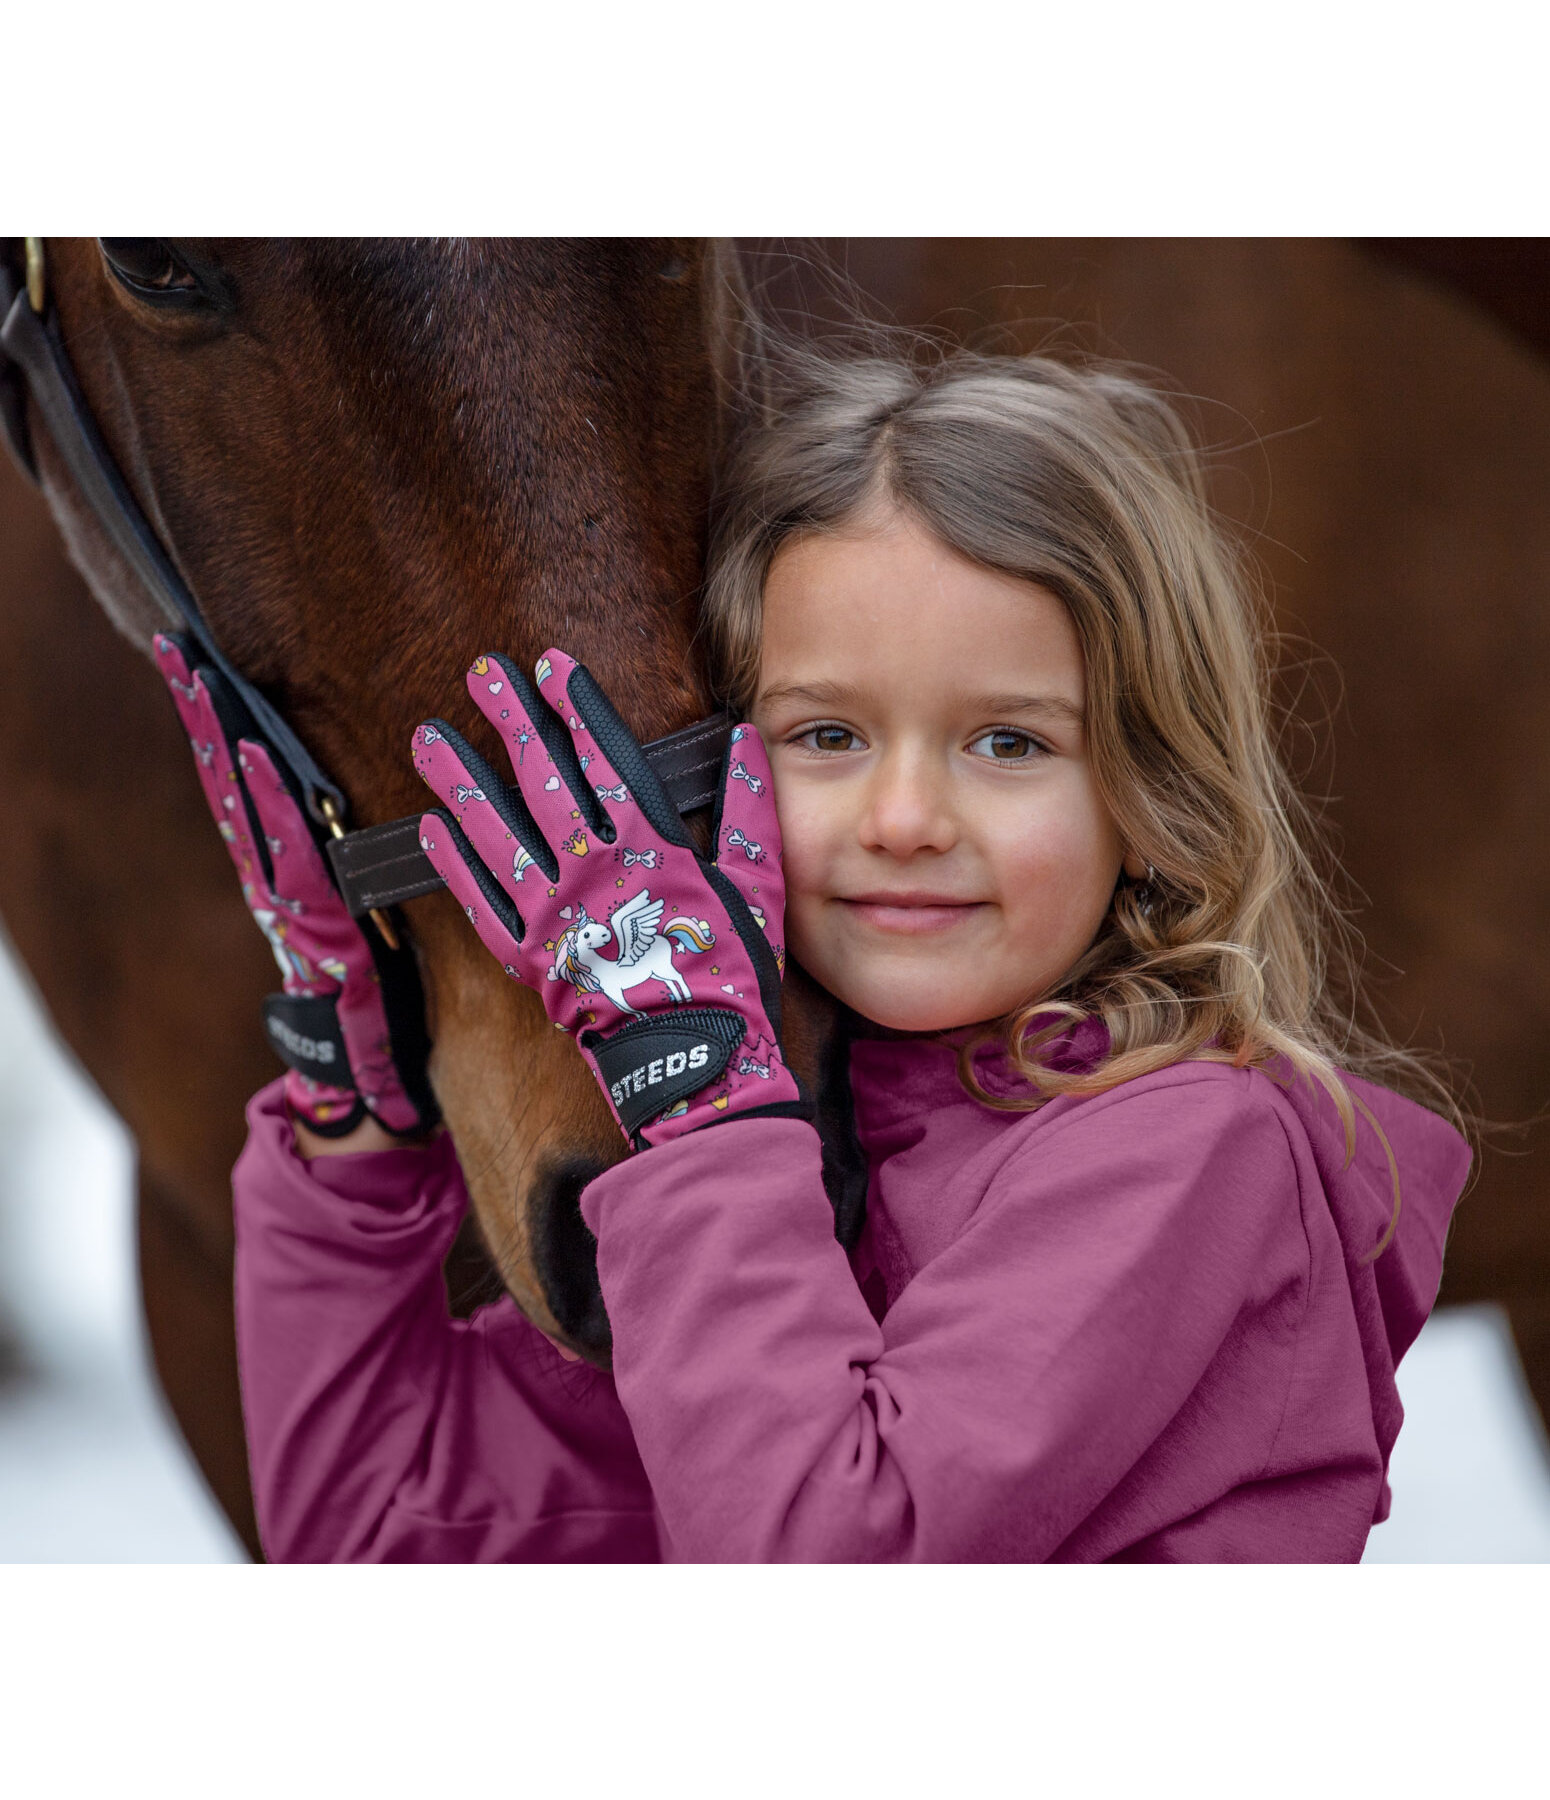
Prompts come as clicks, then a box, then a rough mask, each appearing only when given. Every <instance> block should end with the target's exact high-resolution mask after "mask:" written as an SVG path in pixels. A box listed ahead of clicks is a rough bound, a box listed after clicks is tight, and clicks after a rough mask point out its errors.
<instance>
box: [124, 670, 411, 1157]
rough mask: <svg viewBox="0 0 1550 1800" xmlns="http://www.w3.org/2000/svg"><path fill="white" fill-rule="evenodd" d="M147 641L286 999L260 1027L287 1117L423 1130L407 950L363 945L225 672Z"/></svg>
mask: <svg viewBox="0 0 1550 1800" xmlns="http://www.w3.org/2000/svg"><path fill="white" fill-rule="evenodd" d="M155 642H156V666H157V669H158V671H159V672H160V674H161V676H162V678H163V680H164V681H165V682H166V683H167V687H168V689H169V691H170V692H171V694H172V699H173V703H174V705H175V706H176V707H177V709H178V717H179V718H180V719H181V720H182V721H183V728H184V730H185V731H186V732H187V733H188V736H189V742H190V743H191V744H192V745H193V750H194V759H195V761H196V763H197V764H198V768H199V780H200V783H201V785H202V786H203V788H204V791H205V799H206V801H207V802H208V804H209V807H210V811H211V812H212V813H213V814H214V816H215V823H216V827H217V829H218V830H219V831H220V834H221V837H222V838H223V839H224V840H225V844H226V848H227V849H228V850H229V851H230V852H231V859H232V861H233V862H234V863H235V864H236V866H237V875H238V878H239V880H240V881H241V883H242V897H243V899H244V900H246V901H247V903H248V910H249V911H250V912H251V913H252V915H253V917H254V920H255V921H256V922H257V924H258V926H259V928H260V929H261V930H262V931H263V934H264V936H265V937H266V938H267V939H268V940H269V947H270V949H271V950H273V952H274V957H275V961H276V962H277V963H278V964H279V965H280V973H281V976H282V977H283V986H284V989H285V991H284V993H283V994H273V995H271V996H270V998H269V999H268V1000H267V1001H266V1002H265V1003H264V1024H265V1028H266V1030H267V1032H268V1035H269V1041H270V1043H271V1044H272V1045H273V1047H274V1049H275V1051H276V1053H277V1054H278V1055H279V1057H280V1059H281V1061H283V1062H284V1063H286V1064H287V1065H288V1068H287V1073H286V1077H285V1097H286V1100H287V1102H288V1103H289V1105H290V1107H291V1110H292V1111H293V1112H294V1113H295V1114H296V1115H297V1116H298V1117H300V1118H302V1119H304V1120H305V1121H306V1123H307V1124H308V1125H309V1126H310V1127H311V1128H312V1129H313V1130H314V1131H316V1132H318V1133H320V1134H321V1135H322V1136H324V1137H340V1136H343V1135H344V1134H345V1133H346V1132H348V1131H351V1130H353V1129H354V1128H355V1126H356V1125H358V1124H359V1123H360V1121H361V1120H362V1119H363V1118H364V1117H365V1116H366V1115H367V1114H368V1113H369V1114H370V1115H371V1116H372V1117H373V1118H374V1119H376V1120H377V1121H378V1123H379V1124H381V1125H383V1126H385V1127H386V1129H387V1130H389V1131H393V1132H398V1133H401V1134H405V1135H407V1134H409V1133H413V1132H418V1131H422V1130H425V1129H427V1128H428V1127H430V1126H431V1125H433V1124H435V1122H436V1120H437V1118H438V1117H439V1114H438V1112H437V1108H436V1101H435V1099H434V1097H433V1096H432V1094H431V1090H430V1085H429V1082H428V1081H427V1079H426V1074H425V1058H426V1055H427V1053H428V1051H429V1048H430V1046H429V1043H428V1041H427V1039H426V1035H425V1014H424V1009H423V1003H422V998H421V993H420V978H419V973H418V971H417V969H416V967H415V962H414V953H413V952H412V951H411V950H408V949H401V950H396V951H394V950H389V949H388V947H387V946H386V945H385V944H381V943H379V942H375V941H373V940H370V939H368V938H367V936H366V934H365V932H364V931H363V930H362V928H361V927H360V926H359V925H357V924H356V922H355V920H354V919H352V918H351V917H350V914H349V912H348V911H347V910H346V907H345V903H344V901H343V900H342V899H341V898H340V895H339V892H338V890H337V889H336V888H335V886H334V883H333V880H332V878H331V877H330V875H329V873H328V867H327V865H326V863H325V862H324V860H323V857H322V853H321V852H320V851H319V849H318V846H317V843H316V841H315V839H314V836H313V831H312V827H311V826H310V825H309V824H308V823H307V817H306V814H305V812H304V811H303V808H302V805H301V802H300V801H299V800H297V799H296V797H295V796H294V795H293V794H292V793H291V790H290V789H289V788H288V787H287V786H286V784H285V781H284V780H283V778H282V777H281V775H280V772H279V770H278V769H276V767H275V765H274V763H273V761H272V760H271V759H270V757H269V754H268V752H267V751H266V750H265V749H264V747H263V745H262V743H261V742H259V741H258V732H257V728H256V726H255V725H254V723H253V721H252V719H251V718H250V717H249V716H248V714H247V709H246V708H245V707H244V706H243V705H242V702H241V701H240V700H239V699H238V698H237V696H236V695H235V694H234V693H232V692H231V690H230V689H229V687H228V686H227V684H226V683H225V682H224V681H223V680H222V678H221V676H220V673H219V672H218V671H217V670H215V669H204V668H196V669H190V666H189V661H188V658H189V655H190V653H191V652H190V648H189V646H188V645H187V643H186V642H185V641H184V640H183V639H181V638H177V637H170V636H162V635H158V637H157V638H156V640H155ZM390 1021H391V1025H390V1023H389V1022H390Z"/></svg>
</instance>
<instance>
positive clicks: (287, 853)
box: [237, 738, 342, 907]
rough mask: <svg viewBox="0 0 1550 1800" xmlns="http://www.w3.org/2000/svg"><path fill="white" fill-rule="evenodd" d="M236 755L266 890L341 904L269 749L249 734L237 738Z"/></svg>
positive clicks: (317, 903)
mask: <svg viewBox="0 0 1550 1800" xmlns="http://www.w3.org/2000/svg"><path fill="white" fill-rule="evenodd" d="M237 761H238V765H239V767H240V768H241V771H242V781H243V785H244V786H245V787H246V789H247V791H248V798H249V799H250V800H251V801H252V803H253V811H254V812H255V813H256V814H257V815H258V828H259V830H260V831H261V832H262V833H263V834H264V847H265V849H266V851H267V853H268V860H269V867H270V870H271V871H272V878H271V881H270V888H271V891H272V892H273V893H274V895H275V896H276V897H277V898H279V899H285V900H290V901H292V902H295V903H296V904H299V905H302V906H307V907H326V906H330V905H335V904H342V902H340V900H339V894H338V890H337V889H336V888H335V886H334V883H333V880H332V878H331V877H330V875H329V872H328V866H327V864H326V863H325V862H324V861H323V853H322V852H321V851H320V850H319V849H318V847H317V843H316V840H315V839H314V838H313V836H312V829H311V827H310V826H309V825H308V823H307V821H306V819H305V817H304V816H303V814H302V810H301V807H300V806H299V805H298V804H297V801H296V799H295V797H294V795H293V794H292V793H291V790H290V789H289V788H288V787H287V786H286V784H285V781H284V779H283V778H282V776H281V774H280V772H279V770H278V769H276V768H275V766H274V762H273V760H272V759H271V757H270V755H269V752H268V751H267V750H266V749H265V748H264V747H263V745H262V744H256V743H254V742H253V741H252V739H250V738H239V739H238V740H237Z"/></svg>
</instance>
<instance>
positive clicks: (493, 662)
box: [468, 654, 612, 881]
mask: <svg viewBox="0 0 1550 1800" xmlns="http://www.w3.org/2000/svg"><path fill="white" fill-rule="evenodd" d="M539 668H540V669H543V668H544V664H543V662H542V661H540V663H539ZM542 679H543V680H545V681H547V680H549V679H550V677H549V675H548V674H547V673H546V674H545V675H544V676H543V677H542ZM468 691H469V693H470V695H471V696H472V697H473V701H474V704H475V705H476V706H477V707H478V708H479V710H480V711H481V712H482V713H483V714H484V716H485V717H486V718H487V719H488V720H489V721H490V723H491V724H492V725H493V726H494V727H495V729H496V730H497V731H498V732H500V734H501V738H502V741H503V742H504V743H505V745H506V751H507V754H508V755H509V756H510V758H511V768H512V773H513V774H514V775H515V777H516V779H517V785H518V787H519V788H520V790H521V793H522V798H523V800H524V801H525V802H526V803H527V806H528V809H529V810H530V811H531V813H532V815H533V819H534V821H535V823H536V824H537V826H538V829H539V831H540V833H541V834H542V836H543V839H544V842H545V844H546V845H547V846H548V847H549V849H550V850H552V851H553V852H554V854H555V856H556V857H558V856H559V855H560V854H561V853H562V852H563V853H565V854H568V855H572V856H586V855H588V854H589V853H590V851H591V848H592V840H593V838H594V837H597V836H601V837H602V838H603V839H604V841H605V842H611V841H612V839H611V838H610V837H609V831H608V823H607V820H606V818H605V817H604V815H603V813H602V811H601V809H600V807H599V806H598V803H597V801H596V800H595V799H594V798H593V796H592V791H591V789H590V788H589V787H588V786H587V771H586V770H584V769H583V768H582V766H581V764H580V761H579V760H578V757H577V754H576V748H575V745H574V744H573V743H572V741H571V733H570V732H569V731H568V730H567V729H566V728H565V726H564V725H563V724H562V723H561V721H560V720H559V719H558V718H557V717H556V715H555V713H554V712H553V711H552V710H551V709H550V708H549V707H547V706H545V705H544V704H543V702H542V700H541V699H540V698H539V694H538V690H537V689H536V688H535V687H534V686H533V684H532V683H531V682H530V681H529V680H528V678H527V676H526V675H524V674H523V672H522V670H521V669H519V668H518V667H517V665H516V664H515V663H514V662H512V661H511V660H510V658H509V657H505V656H499V655H495V654H490V655H487V656H480V657H476V658H475V659H474V662H473V665H472V667H471V668H470V669H469V671H468ZM554 879H555V875H554V874H551V875H550V880H551V881H552V880H554Z"/></svg>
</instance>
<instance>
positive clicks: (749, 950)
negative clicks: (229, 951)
mask: <svg viewBox="0 0 1550 1800" xmlns="http://www.w3.org/2000/svg"><path fill="white" fill-rule="evenodd" d="M535 673H536V676H537V687H536V690H535V688H534V686H533V685H532V684H531V683H530V682H529V681H528V679H527V677H526V676H525V675H524V674H523V672H522V671H521V670H520V669H519V668H518V667H517V666H516V665H515V664H514V663H512V662H510V661H508V660H507V659H506V658H504V657H501V656H481V657H479V658H478V659H477V661H476V662H475V663H474V665H473V667H472V668H471V669H470V670H469V672H468V688H469V692H470V693H471V694H472V695H473V697H474V701H475V704H476V705H477V706H478V707H479V710H480V711H481V712H482V713H483V714H484V716H485V717H486V718H487V719H488V720H489V721H490V723H491V724H492V725H493V726H494V727H495V729H496V730H497V731H498V732H499V733H500V735H501V737H502V739H503V740H504V742H505V744H506V747H507V751H508V753H509V755H510V758H511V766H512V770H513V772H514V774H515V776H516V783H517V785H516V787H515V788H512V787H508V786H507V785H506V783H505V782H503V781H502V780H501V778H500V777H499V776H498V775H497V774H496V772H495V770H494V769H492V768H491V767H490V765H489V764H488V763H487V762H485V760H484V759H483V757H481V756H480V755H479V753H478V752H477V751H476V750H474V749H473V748H472V747H471V746H470V745H469V744H467V743H466V742H465V741H464V740H463V739H462V738H461V737H459V735H458V734H457V732H455V731H454V730H453V729H452V727H451V726H449V725H446V724H444V723H443V722H442V721H440V720H439V719H438V720H432V721H431V722H430V723H429V724H426V725H422V726H421V727H420V728H419V730H418V731H417V732H416V733H415V738H414V761H415V767H416V768H417V769H418V770H419V772H420V774H421V776H422V777H423V778H424V780H425V781H426V783H427V785H428V786H429V787H430V788H431V789H432V791H433V792H434V793H435V794H436V795H437V796H438V797H439V798H440V799H442V800H444V801H445V802H446V805H445V806H442V807H438V808H437V809H436V810H435V811H434V812H430V813H427V814H425V816H424V817H423V818H422V819H421V821H420V847H421V849H423V850H424V852H425V854H426V856H427V857H429V858H430V861H431V862H432V864H433V865H434V866H435V868H436V870H437V872H438V873H439V874H440V875H441V877H442V879H443V880H444V881H445V882H446V884H447V886H448V887H449V888H450V889H451V890H452V892H453V893H454V894H455V895H456V896H457V898H458V899H459V900H460V901H461V902H462V905H463V910H464V911H465V912H466V913H467V914H468V917H469V919H470V920H471V921H472V922H473V926H474V929H475V930H476V931H477V932H478V933H479V935H480V937H481V938H482V939H483V940H484V943H485V946H486V948H487V949H489V950H490V952H491V953H492V954H493V955H494V956H495V957H496V958H497V959H498V960H499V961H500V962H501V963H502V965H503V966H504V967H505V970H506V973H507V974H508V975H510V976H513V977H514V978H515V979H516V980H518V981H522V982H525V983H526V984H527V985H528V986H529V987H531V988H533V989H535V990H536V992H537V993H538V994H539V996H540V997H541V999H542V1000H543V1002H544V1007H545V1010H546V1011H547V1012H548V1014H549V1017H550V1018H551V1019H552V1020H553V1021H554V1023H555V1024H556V1025H558V1026H559V1027H560V1028H561V1029H562V1030H564V1031H568V1032H570V1033H571V1034H572V1035H573V1036H574V1037H575V1039H576V1042H577V1044H578V1045H579V1047H580V1049H581V1052H582V1055H583V1056H585V1058H586V1059H587V1061H588V1063H589V1064H590V1065H591V1067H592V1071H593V1073H594V1074H595V1075H596V1076H597V1079H598V1081H599V1083H600V1084H601V1086H602V1089H603V1092H604V1093H605V1094H606V1095H607V1096H608V1100H609V1104H610V1105H611V1106H612V1107H613V1110H614V1115H615V1117H616V1118H617V1119H618V1121H619V1125H620V1128H621V1129H622V1130H623V1132H624V1134H625V1136H626V1138H628V1139H629V1141H630V1143H631V1144H632V1145H633V1146H634V1147H635V1148H636V1149H640V1148H641V1147H642V1146H643V1145H647V1144H661V1143H665V1142H667V1141H669V1140H670V1139H673V1138H676V1137H680V1136H682V1135H683V1133H685V1132H687V1131H695V1130H697V1129H699V1128H700V1127H701V1126H704V1125H713V1124H716V1123H718V1122H720V1121H722V1120H725V1119H732V1118H740V1117H744V1118H745V1117H747V1116H748V1115H749V1114H750V1113H758V1114H761V1115H767V1114H771V1113H773V1114H777V1115H779V1114H789V1115H793V1116H797V1117H801V1118H806V1117H807V1116H808V1114H809V1109H808V1106H807V1104H806V1102H805V1100H804V1099H803V1097H802V1095H801V1092H800V1090H799V1088H798V1086H797V1082H796V1078H795V1077H794V1076H793V1075H792V1074H791V1072H790V1070H789V1069H788V1068H787V1067H786V1065H785V1060H784V1058H783V1057H782V1055H781V1048H780V978H781V971H782V966H783V955H784V953H783V951H782V949H781V945H780V939H781V933H782V929H783V919H784V908H785V881H784V879H783V877H782V875H781V870H780V832H779V827H778V826H777V824H776V821H775V806H774V798H773V795H772V793H771V786H770V770H769V763H768V761H767V760H766V758H765V754H764V746H763V744H762V743H761V742H760V740H759V736H758V733H757V732H756V731H755V730H754V729H753V727H752V726H751V725H740V726H738V727H737V728H736V729H735V730H734V731H733V733H732V742H731V743H730V744H729V746H728V751H727V766H726V769H725V774H724V779H723V783H722V790H723V791H722V798H721V801H720V804H719V805H718V807H717V810H716V820H715V825H714V828H713V829H714V838H713V845H714V857H715V860H714V861H711V860H708V859H707V858H706V857H704V856H702V855H701V854H700V853H699V850H698V849H697V847H696V846H695V844H694V841H693V839H692V838H691V837H690V836H689V833H688V831H687V830H686V828H685V826H684V823H683V821H682V819H680V817H679V816H678V812H677V810H676V809H675V807H674V806H673V803H672V801H671V800H669V798H668V797H667V794H666V793H665V792H664V790H663V788H662V785H661V783H660V782H659V781H658V779H657V777H656V775H655V773H654V772H653V770H652V768H651V766H650V764H649V763H648V762H647V761H646V758H645V756H644V754H643V753H642V751H641V748H640V746H639V744H638V743H637V742H636V741H635V739H634V738H633V737H632V736H631V735H630V732H629V729H628V727H627V726H626V725H625V723H624V721H623V720H622V719H621V718H620V717H619V715H618V714H617V713H616V712H615V711H614V709H613V707H612V706H611V705H610V704H609V702H608V699H607V698H606V696H605V695H604V694H603V691H602V689H601V688H599V686H598V685H597V683H596V682H595V681H594V680H593V679H592V677H591V675H589V674H588V673H587V671H586V670H585V669H584V668H582V667H581V666H580V665H579V664H578V663H575V662H573V661H572V660H571V658H570V657H568V656H566V655H565V653H564V652H563V651H560V650H550V651H548V652H547V653H546V654H545V655H544V656H542V657H540V658H539V661H538V665H537V668H536V670H535Z"/></svg>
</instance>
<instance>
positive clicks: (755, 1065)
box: [737, 1056, 770, 1081]
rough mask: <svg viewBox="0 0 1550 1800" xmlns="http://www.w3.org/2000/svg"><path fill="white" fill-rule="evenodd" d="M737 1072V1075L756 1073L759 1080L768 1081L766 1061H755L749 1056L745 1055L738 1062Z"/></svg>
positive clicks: (768, 1073)
mask: <svg viewBox="0 0 1550 1800" xmlns="http://www.w3.org/2000/svg"><path fill="white" fill-rule="evenodd" d="M737 1072H738V1074H739V1075H757V1076H758V1077H759V1079H760V1080H761V1081H768V1080H769V1078H770V1065H769V1064H768V1063H761V1062H755V1061H754V1060H753V1059H752V1058H751V1057H748V1056H745V1057H743V1058H742V1060H741V1061H740V1062H739V1063H738V1065H737Z"/></svg>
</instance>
